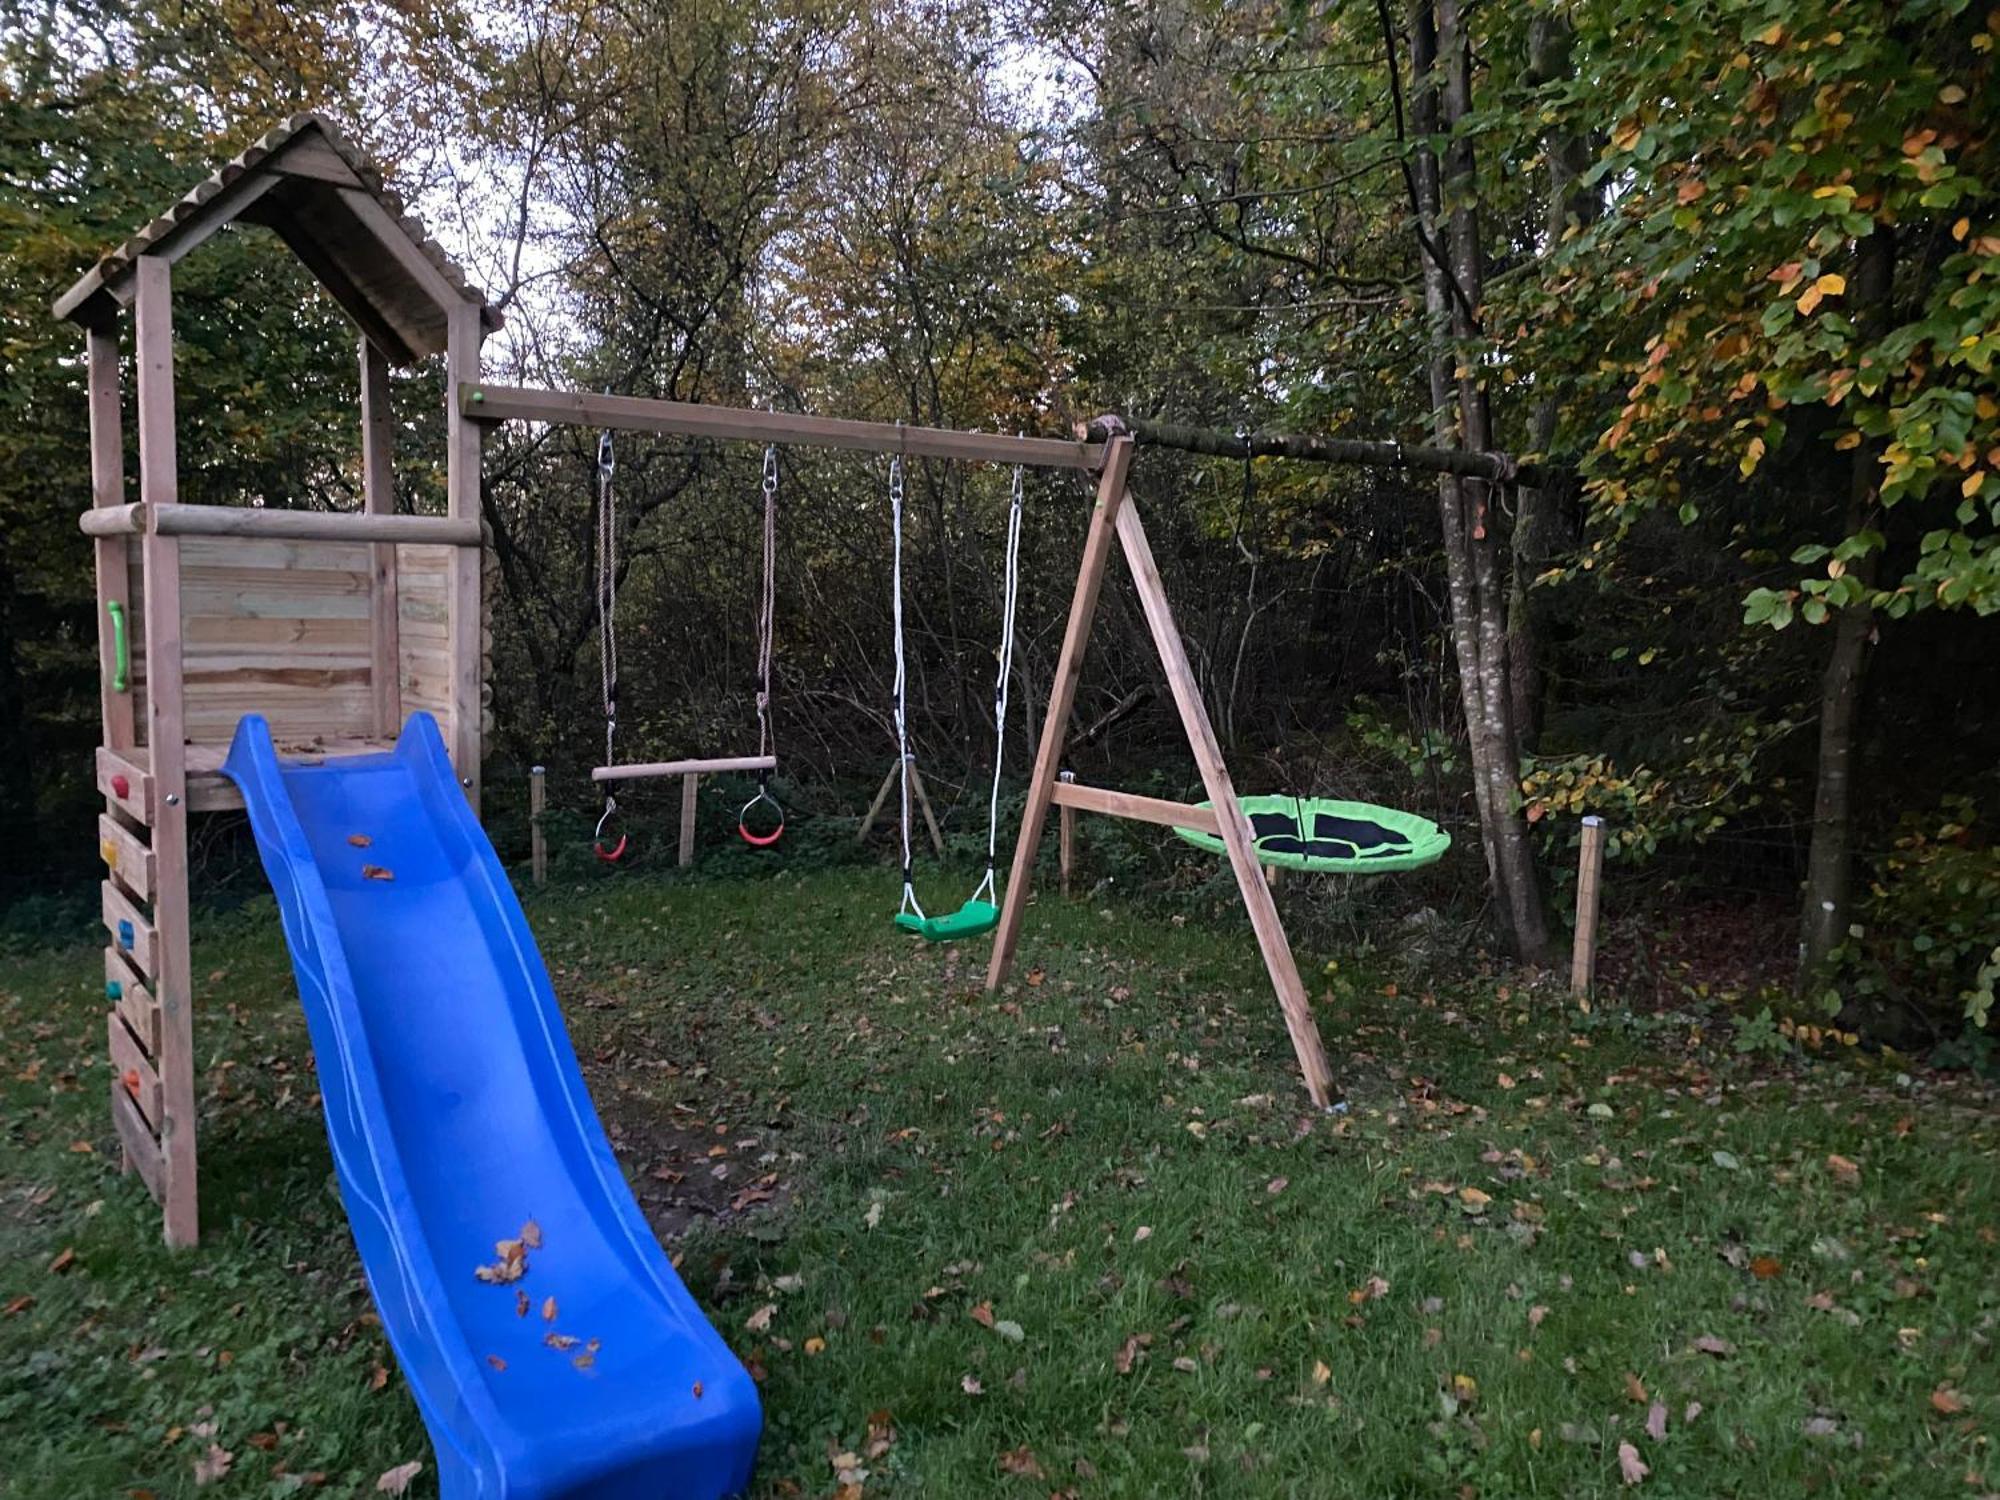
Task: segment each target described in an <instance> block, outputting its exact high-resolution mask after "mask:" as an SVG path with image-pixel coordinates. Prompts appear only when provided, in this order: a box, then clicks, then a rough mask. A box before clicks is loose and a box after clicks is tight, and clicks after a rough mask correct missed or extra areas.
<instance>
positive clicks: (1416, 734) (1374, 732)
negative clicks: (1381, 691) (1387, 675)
mask: <svg viewBox="0 0 2000 1500" xmlns="http://www.w3.org/2000/svg"><path fill="white" fill-rule="evenodd" d="M1347 731H1348V733H1349V734H1351V735H1353V736H1354V738H1355V741H1356V743H1357V744H1358V745H1359V746H1360V747H1361V749H1363V750H1365V751H1370V752H1373V754H1374V755H1375V756H1376V757H1377V758H1378V759H1383V760H1387V761H1388V762H1390V763H1391V764H1393V765H1396V766H1398V767H1400V768H1401V770H1402V771H1403V773H1404V774H1405V775H1406V776H1407V777H1408V778H1409V780H1410V782H1411V784H1412V785H1415V786H1421V785H1423V783H1424V781H1425V779H1426V778H1427V777H1429V776H1431V775H1433V774H1436V775H1439V776H1451V775H1455V774H1456V773H1457V771H1458V766H1459V762H1458V748H1457V746H1458V742H1457V741H1456V740H1455V739H1454V738H1453V737H1452V736H1451V735H1449V734H1446V733H1445V732H1444V731H1443V730H1441V729H1434V728H1421V729H1419V728H1415V727H1411V726H1407V725H1405V724H1401V723H1398V722H1396V721H1395V720H1394V719H1392V718H1391V717H1390V716H1389V715H1388V714H1385V713H1384V712H1383V711H1382V709H1381V707H1380V706H1379V705H1377V704H1376V703H1374V702H1373V701H1371V700H1370V699H1367V698H1361V699H1358V700H1357V701H1356V703H1355V705H1354V706H1353V707H1352V708H1350V709H1348V711H1347Z"/></svg>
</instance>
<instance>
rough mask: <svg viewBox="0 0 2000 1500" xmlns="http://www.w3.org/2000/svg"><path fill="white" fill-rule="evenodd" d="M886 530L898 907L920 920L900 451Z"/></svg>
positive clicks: (893, 465)
mask: <svg viewBox="0 0 2000 1500" xmlns="http://www.w3.org/2000/svg"><path fill="white" fill-rule="evenodd" d="M899 425H900V424H899ZM889 532H890V535H891V537H892V538H893V540H894V546H893V548H892V551H891V557H892V564H891V569H890V576H891V580H892V581H891V585H890V587H891V591H892V597H893V599H894V604H895V620H896V684H895V695H896V773H897V776H898V778H899V780H900V783H901V797H900V798H899V799H898V817H897V826H898V828H899V829H900V831H901V833H902V839H903V904H902V907H901V908H900V909H901V910H902V911H907V912H915V913H916V915H917V919H918V920H919V921H922V920H923V917H924V909H923V907H922V906H921V905H920V904H919V903H918V901H917V889H916V886H915V884H914V883H913V882H912V878H911V870H910V722H909V709H908V702H907V697H908V692H909V665H908V663H907V661H906V660H905V658H904V654H903V455H902V454H900V453H898V454H895V455H893V456H892V457H891V458H890V460H889Z"/></svg>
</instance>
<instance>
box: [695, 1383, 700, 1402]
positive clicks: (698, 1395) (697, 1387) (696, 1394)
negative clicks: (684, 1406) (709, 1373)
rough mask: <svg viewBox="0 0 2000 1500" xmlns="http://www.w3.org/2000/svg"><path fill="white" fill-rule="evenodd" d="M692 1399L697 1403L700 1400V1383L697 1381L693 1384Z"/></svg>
mask: <svg viewBox="0 0 2000 1500" xmlns="http://www.w3.org/2000/svg"><path fill="white" fill-rule="evenodd" d="M694 1399H695V1400H697V1401H699V1400H700V1399H701V1382H700V1381H699V1380H697V1381H696V1382H695V1383H694Z"/></svg>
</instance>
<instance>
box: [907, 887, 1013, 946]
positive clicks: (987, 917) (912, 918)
mask: <svg viewBox="0 0 2000 1500" xmlns="http://www.w3.org/2000/svg"><path fill="white" fill-rule="evenodd" d="M896 925H897V926H898V927H900V928H902V929H903V931H905V932H914V933H915V934H916V935H917V936H918V937H920V938H922V939H923V940H924V941H925V942H927V943H948V942H950V941H951V940H952V939H953V938H969V937H978V936H979V935H980V934H981V933H983V932H991V931H992V930H993V929H994V928H996V927H998V926H999V925H1000V908H999V907H997V906H995V905H994V904H993V903H992V902H991V901H982V900H980V899H979V898H978V897H977V896H975V897H973V899H972V900H970V901H968V902H966V903H965V905H963V906H961V907H960V908H959V909H958V910H957V911H955V912H953V913H952V914H951V915H950V916H948V917H920V916H918V915H917V914H916V913H915V912H913V911H899V912H897V913H896Z"/></svg>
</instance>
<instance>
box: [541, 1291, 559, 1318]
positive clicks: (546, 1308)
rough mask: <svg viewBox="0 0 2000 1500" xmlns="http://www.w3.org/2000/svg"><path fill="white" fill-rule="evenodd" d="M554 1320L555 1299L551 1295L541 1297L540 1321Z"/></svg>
mask: <svg viewBox="0 0 2000 1500" xmlns="http://www.w3.org/2000/svg"><path fill="white" fill-rule="evenodd" d="M555 1320H556V1299H555V1298H553V1297H544V1298H542V1321H543V1322H544V1323H553V1322H555Z"/></svg>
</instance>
